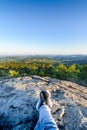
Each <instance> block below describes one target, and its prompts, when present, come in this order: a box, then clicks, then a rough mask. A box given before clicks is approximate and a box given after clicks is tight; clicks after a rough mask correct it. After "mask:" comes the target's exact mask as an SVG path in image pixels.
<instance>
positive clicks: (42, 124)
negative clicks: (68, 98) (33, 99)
mask: <svg viewBox="0 0 87 130" xmlns="http://www.w3.org/2000/svg"><path fill="white" fill-rule="evenodd" d="M34 130H59V129H58V128H57V125H56V123H55V121H54V119H53V117H52V115H51V112H50V108H49V107H48V106H47V105H42V106H41V108H40V109H39V119H38V122H37V124H36V126H35V128H34Z"/></svg>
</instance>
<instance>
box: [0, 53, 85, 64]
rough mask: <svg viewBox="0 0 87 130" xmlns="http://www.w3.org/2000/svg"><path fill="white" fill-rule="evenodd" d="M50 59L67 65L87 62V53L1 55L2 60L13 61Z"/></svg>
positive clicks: (0, 59) (0, 60)
mask: <svg viewBox="0 0 87 130" xmlns="http://www.w3.org/2000/svg"><path fill="white" fill-rule="evenodd" d="M35 59H36V60H40V59H43V60H48V61H55V62H57V63H63V64H65V65H71V64H74V63H76V64H87V55H35V56H32V55H30V56H8V57H5V56H4V57H0V62H12V61H15V62H17V61H19V62H22V61H29V60H35Z"/></svg>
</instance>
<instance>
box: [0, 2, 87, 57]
mask: <svg viewBox="0 0 87 130" xmlns="http://www.w3.org/2000/svg"><path fill="white" fill-rule="evenodd" d="M27 54H31V55H35V54H87V0H0V55H27Z"/></svg>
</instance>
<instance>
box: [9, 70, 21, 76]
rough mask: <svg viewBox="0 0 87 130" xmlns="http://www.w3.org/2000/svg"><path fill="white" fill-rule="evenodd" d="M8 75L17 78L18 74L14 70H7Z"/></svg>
mask: <svg viewBox="0 0 87 130" xmlns="http://www.w3.org/2000/svg"><path fill="white" fill-rule="evenodd" d="M9 75H10V76H12V77H18V76H19V72H18V71H15V70H9Z"/></svg>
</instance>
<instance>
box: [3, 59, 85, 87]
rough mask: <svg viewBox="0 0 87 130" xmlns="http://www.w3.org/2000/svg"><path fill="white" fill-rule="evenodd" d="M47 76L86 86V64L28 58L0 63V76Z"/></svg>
mask: <svg viewBox="0 0 87 130" xmlns="http://www.w3.org/2000/svg"><path fill="white" fill-rule="evenodd" d="M32 75H39V76H48V77H52V78H57V79H61V80H68V81H72V82H76V83H79V84H82V85H85V86H87V64H79V65H78V64H71V65H64V64H58V63H56V62H54V61H49V60H48V61H47V60H46V61H45V60H33V61H32V60H30V61H21V62H18V61H17V62H2V63H0V77H3V76H11V77H20V76H32Z"/></svg>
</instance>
